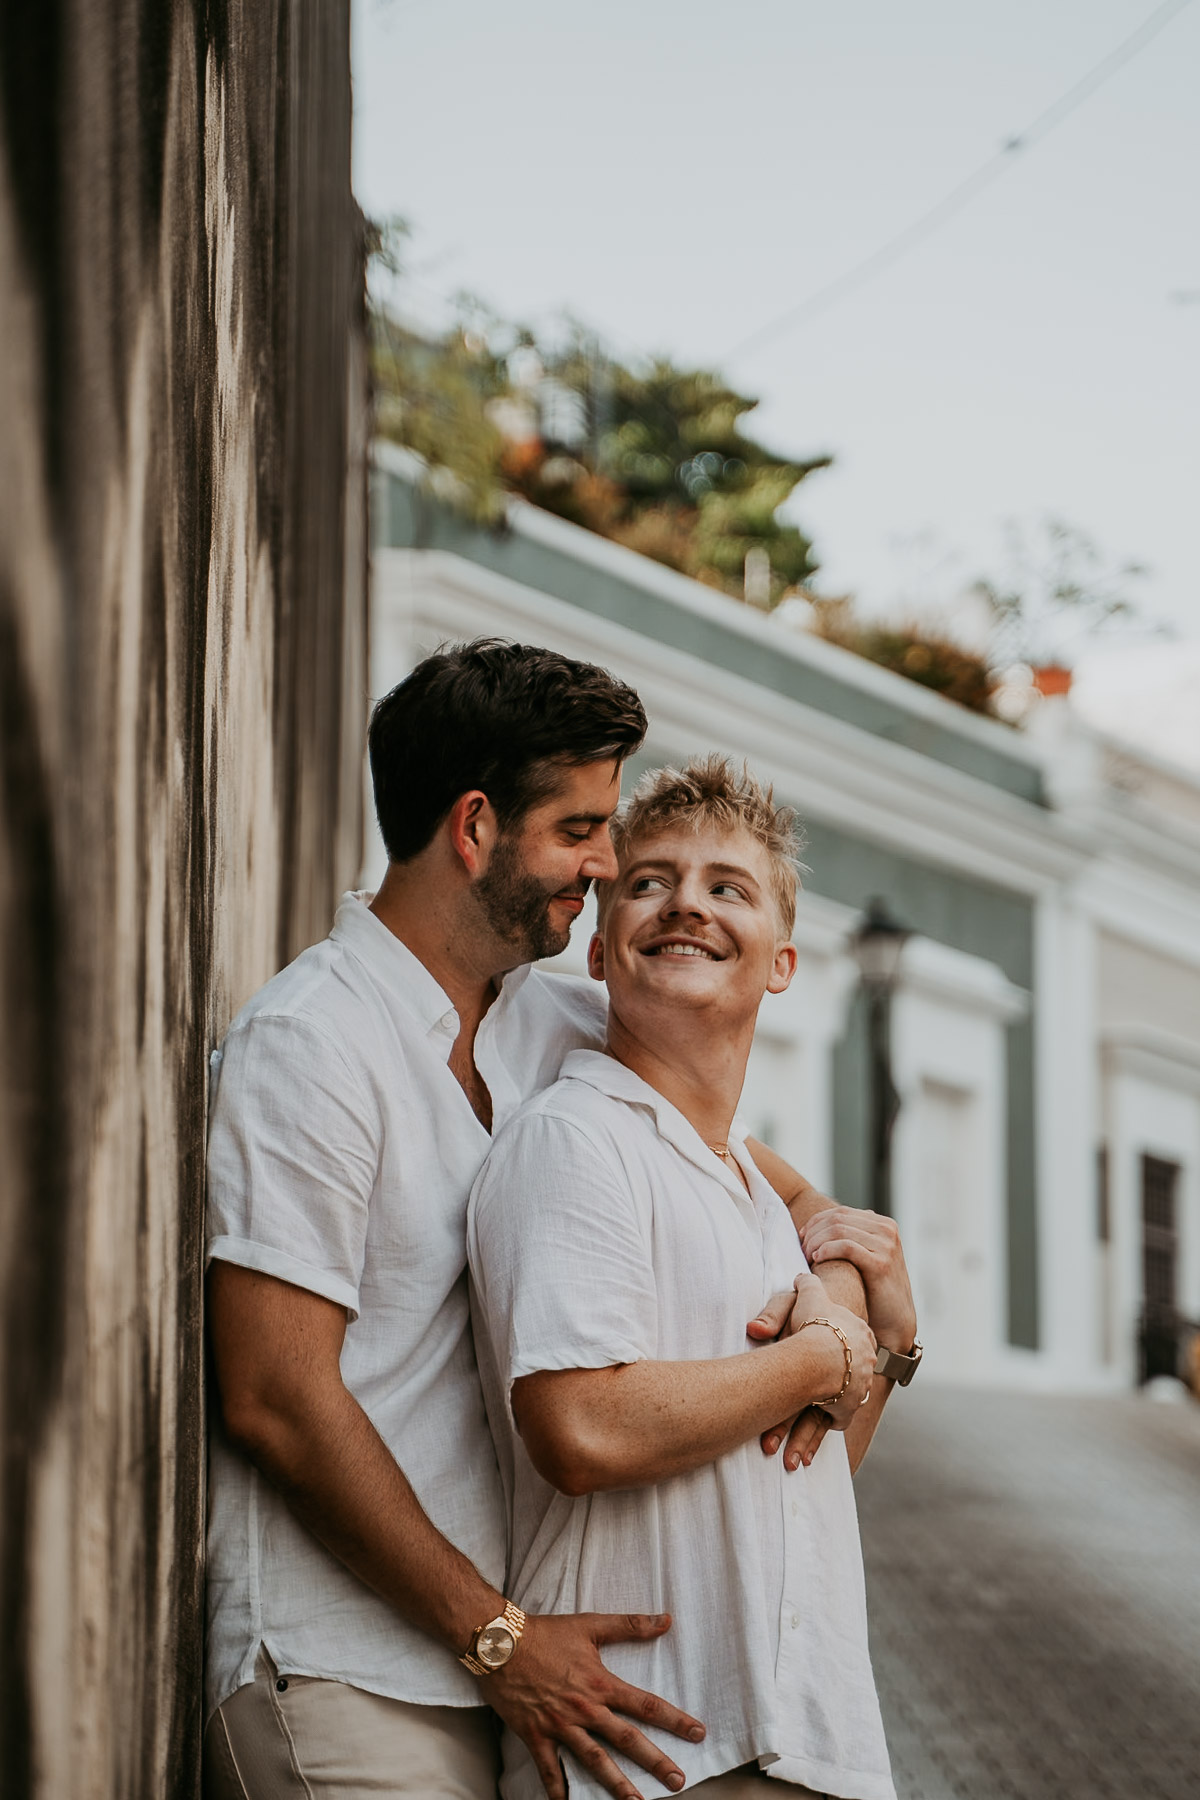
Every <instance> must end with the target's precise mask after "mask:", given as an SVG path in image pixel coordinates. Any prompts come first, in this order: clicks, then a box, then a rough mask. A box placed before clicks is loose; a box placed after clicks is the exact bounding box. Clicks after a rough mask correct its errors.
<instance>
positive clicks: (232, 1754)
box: [204, 1651, 500, 1800]
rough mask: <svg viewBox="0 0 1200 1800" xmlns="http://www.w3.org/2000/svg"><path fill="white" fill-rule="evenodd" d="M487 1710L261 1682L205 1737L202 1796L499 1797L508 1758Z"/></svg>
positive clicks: (269, 1667) (261, 1799)
mask: <svg viewBox="0 0 1200 1800" xmlns="http://www.w3.org/2000/svg"><path fill="white" fill-rule="evenodd" d="M497 1744H498V1729H497V1721H496V1717H495V1714H494V1713H492V1712H491V1711H490V1709H489V1708H488V1707H486V1706H469V1707H459V1706H411V1705H409V1703H408V1702H407V1701H405V1700H387V1699H384V1698H383V1696H382V1695H379V1694H368V1693H365V1692H364V1691H363V1689H362V1688H354V1687H348V1686H347V1685H346V1683H345V1682H342V1681H319V1680H317V1679H315V1678H314V1677H312V1676H309V1675H288V1676H286V1677H284V1676H278V1675H277V1672H276V1670H275V1667H274V1664H273V1663H272V1662H271V1659H270V1658H269V1657H268V1656H267V1654H266V1652H265V1651H260V1652H259V1656H258V1664H257V1667H256V1668H255V1671H254V1680H253V1681H252V1682H250V1683H249V1685H248V1686H246V1687H242V1688H239V1689H238V1691H237V1693H236V1694H233V1695H231V1696H230V1698H229V1699H228V1700H226V1702H225V1704H224V1705H223V1706H219V1707H218V1708H217V1710H216V1712H215V1713H214V1714H213V1716H212V1718H211V1719H210V1720H209V1722H208V1728H207V1730H206V1731H205V1733H204V1800H368V1797H370V1800H378V1797H379V1796H380V1795H382V1794H411V1795H414V1796H418V1795H419V1796H421V1797H422V1800H496V1782H497V1778H498V1775H499V1767H500V1758H499V1753H498V1749H497Z"/></svg>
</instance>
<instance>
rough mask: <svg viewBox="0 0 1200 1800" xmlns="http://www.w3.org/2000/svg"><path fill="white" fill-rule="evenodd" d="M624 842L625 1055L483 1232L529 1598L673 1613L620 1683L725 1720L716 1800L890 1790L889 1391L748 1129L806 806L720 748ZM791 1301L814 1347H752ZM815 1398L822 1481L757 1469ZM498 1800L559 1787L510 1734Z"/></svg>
mask: <svg viewBox="0 0 1200 1800" xmlns="http://www.w3.org/2000/svg"><path fill="white" fill-rule="evenodd" d="M614 838H615V841H616V846H617V850H618V856H619V872H618V874H617V876H616V878H615V879H614V880H612V881H611V882H608V883H606V884H605V887H604V889H603V890H602V894H601V908H600V923H599V930H598V931H597V934H596V936H595V937H594V939H593V941H592V944H591V947H590V950H589V967H590V970H591V973H592V975H593V976H594V977H595V978H596V979H597V980H603V981H605V982H606V983H607V986H608V991H609V1021H608V1038H607V1048H606V1050H605V1051H603V1052H600V1051H595V1050H581V1051H577V1052H575V1053H573V1054H572V1055H571V1056H569V1057H568V1058H567V1060H566V1061H565V1063H564V1065H563V1070H562V1078H561V1079H560V1080H559V1081H558V1082H557V1083H556V1084H555V1085H554V1086H553V1087H551V1088H550V1089H549V1090H548V1091H547V1092H546V1093H544V1094H542V1095H540V1096H539V1097H538V1098H537V1099H535V1100H533V1101H531V1102H530V1103H529V1104H528V1105H526V1106H525V1107H524V1108H523V1109H522V1110H521V1111H520V1112H519V1113H518V1114H517V1115H516V1116H515V1118H514V1119H513V1120H512V1121H511V1122H510V1123H509V1124H508V1125H507V1126H506V1127H505V1129H504V1130H503V1131H502V1132H501V1133H500V1134H499V1136H498V1137H497V1139H496V1141H495V1144H494V1146H493V1149H492V1151H491V1154H490V1156H489V1158H488V1161H487V1163H486V1164H485V1166H484V1169H483V1171H482V1173H481V1175H480V1177H479V1179H478V1181H477V1183H476V1186H475V1190H474V1193H473V1196H472V1201H471V1208H470V1214H469V1227H468V1246H469V1256H470V1263H471V1272H472V1279H473V1283H474V1299H473V1312H474V1317H475V1328H476V1343H477V1350H478V1354H479V1361H480V1369H481V1374H482V1376H483V1380H484V1391H485V1396H486V1398H487V1402H488V1410H489V1417H490V1419H491V1423H492V1428H493V1431H494V1433H495V1435H496V1439H497V1445H498V1449H499V1453H500V1464H501V1470H502V1474H503V1478H504V1482H505V1487H506V1493H507V1500H508V1516H509V1527H510V1562H509V1569H510V1579H509V1589H508V1591H509V1592H510V1593H511V1594H512V1595H513V1596H514V1598H515V1600H516V1601H517V1602H518V1604H519V1605H521V1606H522V1607H525V1608H528V1609H530V1610H532V1611H538V1612H541V1611H561V1610H575V1609H581V1608H588V1609H592V1608H594V1609H597V1610H604V1611H609V1612H618V1611H620V1610H622V1609H623V1608H626V1607H630V1608H632V1607H634V1606H639V1607H640V1606H644V1605H647V1604H653V1605H656V1606H662V1607H664V1608H666V1607H669V1608H670V1610H671V1612H672V1614H673V1617H674V1628H673V1630H672V1632H671V1633H670V1635H669V1637H667V1638H663V1639H660V1640H658V1641H656V1642H654V1643H641V1644H629V1645H623V1646H620V1647H617V1648H615V1649H614V1651H613V1652H612V1662H613V1666H614V1669H616V1670H619V1672H620V1674H621V1675H623V1676H624V1677H625V1679H627V1680H629V1681H631V1682H636V1683H638V1684H639V1685H641V1686H645V1687H649V1688H651V1689H653V1690H654V1691H655V1692H658V1693H667V1694H670V1695H671V1696H672V1698H673V1699H674V1700H675V1701H676V1702H677V1703H678V1704H679V1705H682V1706H684V1707H686V1708H687V1709H688V1710H689V1711H690V1712H692V1713H693V1714H695V1715H696V1716H698V1717H701V1718H703V1719H704V1720H705V1723H706V1725H707V1727H708V1731H707V1736H706V1738H705V1739H704V1741H703V1742H702V1743H699V1744H695V1745H687V1744H685V1745H683V1746H682V1747H680V1746H678V1745H673V1749H674V1753H675V1756H676V1759H677V1761H678V1763H679V1764H680V1766H681V1767H682V1769H683V1771H684V1773H685V1775H686V1777H687V1782H688V1785H689V1788H692V1789H693V1791H695V1792H697V1793H703V1794H705V1795H709V1794H711V1795H712V1796H713V1800H716V1796H717V1795H718V1794H719V1795H721V1796H722V1797H723V1800H751V1796H754V1795H757V1794H759V1793H760V1791H761V1792H762V1794H764V1795H766V1793H767V1792H768V1789H767V1782H768V1780H773V1781H774V1782H775V1783H776V1784H777V1785H775V1786H773V1788H772V1789H771V1790H770V1791H772V1792H774V1793H776V1794H777V1795H778V1796H779V1800H783V1796H784V1795H787V1794H791V1795H793V1796H795V1797H797V1800H798V1797H799V1796H800V1795H806V1796H812V1795H813V1794H819V1795H820V1794H823V1795H840V1796H845V1797H846V1800H893V1794H894V1790H893V1787H892V1782H891V1777H890V1773H889V1769H888V1758H887V1750H886V1746H885V1743H884V1738H883V1729H882V1724H881V1721H880V1716H879V1708H878V1703H877V1701H876V1696H875V1688H874V1682H873V1678H872V1674H871V1667H870V1661H869V1657H868V1651H867V1633H866V1610H865V1601H864V1592H863V1575H862V1560H861V1553H860V1549H859V1542H858V1531H857V1523H856V1519H855V1509H854V1498H853V1491H852V1486H851V1473H852V1470H853V1468H854V1467H855V1466H856V1465H857V1462H858V1460H859V1459H860V1458H861V1456H862V1454H863V1453H864V1451H865V1449H866V1446H867V1444H868V1442H869V1440H870V1436H871V1432H872V1431H873V1429H874V1425H875V1422H876V1420H877V1419H878V1416H879V1411H880V1409H881V1407H882V1404H883V1401H884V1398H885V1397H886V1393H887V1390H888V1385H889V1384H888V1383H887V1382H886V1381H885V1380H883V1379H882V1378H879V1377H873V1371H874V1367H875V1362H876V1339H875V1336H874V1335H873V1333H872V1331H871V1330H870V1329H869V1328H868V1326H867V1325H866V1324H864V1323H863V1321H862V1320H860V1319H859V1318H858V1317H856V1315H855V1314H854V1313H852V1312H849V1311H847V1310H845V1309H843V1308H841V1307H839V1306H837V1305H835V1304H833V1303H832V1302H831V1300H830V1299H829V1296H828V1295H827V1293H826V1292H825V1291H824V1289H823V1288H822V1287H821V1286H820V1284H819V1283H818V1282H817V1281H816V1279H815V1278H814V1277H813V1276H812V1275H811V1274H810V1273H809V1271H808V1267H807V1264H806V1262H805V1260H804V1256H803V1254H802V1253H801V1250H800V1246H799V1244H798V1242H797V1236H796V1231H795V1228H794V1226H793V1224H792V1221H791V1218H790V1217H789V1215H788V1212H787V1210H786V1208H785V1206H784V1204H783V1202H782V1200H781V1199H780V1198H779V1196H778V1195H777V1194H776V1193H775V1192H774V1191H773V1189H772V1188H771V1187H770V1186H769V1185H768V1183H767V1181H766V1180H765V1179H764V1177H763V1175H762V1174H761V1172H760V1171H759V1169H758V1168H757V1167H756V1165H755V1163H754V1162H753V1160H752V1159H751V1157H750V1154H749V1153H748V1151H747V1148H746V1140H745V1134H744V1132H743V1130H742V1129H741V1127H740V1126H739V1124H738V1122H737V1119H736V1117H735V1110H736V1107H737V1104H738V1099H739V1096H740V1093H741V1089H742V1084H743V1081H744V1078H745V1072H746V1062H747V1058H748V1055H749V1051H750V1045H751V1042H752V1039H753V1036H754V1029H755V1022H756V1019H757V1016H758V1011H759V1006H760V1002H761V1001H762V999H763V996H764V994H767V993H780V992H782V991H783V990H784V989H785V988H786V987H787V986H788V983H789V982H790V980H791V978H792V975H793V972H794V970H795V965H796V952H795V949H794V947H793V945H792V943H791V941H790V939H791V931H792V925H793V922H794V915H795V904H796V890H797V871H796V838H795V832H794V826H793V821H792V816H791V814H790V813H787V812H785V811H783V810H781V809H778V808H776V807H775V806H774V804H773V802H772V798H771V795H770V792H769V791H764V790H763V789H762V788H761V787H760V786H759V784H758V783H757V782H756V781H755V780H754V779H753V778H752V777H751V776H750V775H748V774H742V775H740V776H739V775H738V774H737V773H736V772H735V771H734V770H733V769H732V768H731V767H730V766H729V765H728V764H727V763H725V762H724V761H722V760H721V759H720V758H709V759H707V760H704V761H702V762H698V763H695V764H692V765H689V766H688V767H687V768H685V769H683V770H682V771H680V772H676V771H673V770H662V771H659V772H658V773H656V774H654V775H652V776H649V777H647V778H646V779H645V780H643V782H642V784H641V785H640V786H639V788H638V789H637V791H636V793H635V795H634V797H633V800H632V802H631V804H630V806H629V809H628V811H627V813H626V814H625V816H624V818H623V819H622V820H621V822H620V823H619V825H618V827H617V829H616V831H615V833H614ZM793 1283H794V1294H795V1299H794V1303H793V1306H792V1311H791V1317H790V1331H785V1332H784V1334H783V1335H782V1336H781V1337H780V1338H779V1339H778V1340H777V1341H774V1342H770V1343H758V1344H754V1343H752V1342H751V1341H750V1338H749V1337H748V1335H747V1320H749V1319H752V1318H753V1317H754V1315H755V1314H757V1313H758V1312H759V1310H760V1309H761V1308H762V1307H763V1306H764V1305H765V1304H766V1303H767V1302H768V1301H769V1298H770V1296H772V1295H773V1294H775V1293H776V1292H777V1291H778V1290H779V1289H781V1288H792V1287H793ZM901 1329H902V1330H906V1327H902V1328H901ZM895 1347H896V1348H897V1349H903V1348H905V1346H902V1345H897V1346H895ZM814 1405H815V1406H818V1407H820V1408H822V1409H823V1411H824V1414H825V1415H826V1417H827V1418H828V1419H829V1421H830V1422H831V1423H832V1424H833V1425H834V1426H835V1427H836V1430H835V1431H832V1432H830V1433H829V1435H828V1437H827V1438H826V1439H825V1440H824V1442H823V1443H821V1445H820V1448H819V1449H818V1450H817V1452H816V1454H815V1455H814V1456H813V1457H812V1460H811V1463H810V1464H807V1465H806V1464H805V1463H803V1462H802V1463H801V1464H800V1466H799V1467H798V1468H797V1467H792V1466H789V1465H790V1463H792V1462H794V1460H795V1459H794V1458H789V1459H788V1460H787V1461H785V1460H784V1459H782V1458H779V1457H776V1456H766V1455H764V1454H763V1446H762V1445H761V1444H760V1438H761V1437H763V1436H764V1434H765V1435H766V1437H767V1439H768V1441H772V1442H773V1441H775V1440H776V1439H777V1438H778V1436H779V1435H780V1434H779V1432H778V1430H777V1428H776V1427H775V1422H776V1421H778V1420H781V1419H788V1418H790V1417H791V1416H793V1415H795V1414H796V1413H797V1412H800V1411H802V1409H805V1408H808V1407H812V1406H814ZM647 1596H650V1598H649V1599H647ZM651 1735H654V1734H653V1732H652V1733H651ZM564 1760H565V1769H566V1775H567V1780H568V1785H569V1790H570V1794H571V1796H572V1800H577V1797H578V1796H583V1795H588V1796H593V1795H599V1794H601V1793H603V1792H604V1790H605V1787H606V1786H609V1787H612V1786H613V1785H614V1783H613V1779H612V1777H613V1774H614V1771H613V1770H612V1768H611V1766H607V1767H606V1766H604V1764H603V1763H600V1762H598V1761H597V1759H596V1758H595V1756H594V1755H592V1754H591V1753H590V1751H589V1753H588V1755H587V1757H586V1760H581V1759H580V1758H579V1757H577V1756H575V1755H574V1754H573V1746H572V1745H571V1743H570V1742H569V1741H568V1740H564ZM617 1760H618V1762H619V1763H620V1764H621V1768H622V1772H623V1773H624V1774H626V1776H628V1777H630V1778H632V1777H633V1776H634V1774H635V1773H637V1772H635V1771H634V1770H633V1769H632V1765H630V1764H628V1763H624V1762H622V1761H621V1759H620V1757H619V1756H618V1758H617ZM768 1771H769V1773H768ZM641 1780H642V1783H643V1786H644V1789H645V1791H646V1792H647V1793H649V1794H654V1793H661V1792H662V1791H663V1789H662V1788H661V1787H660V1786H659V1785H658V1784H657V1783H656V1782H654V1781H653V1780H651V1781H650V1782H646V1779H645V1777H644V1776H643V1777H641ZM502 1792H503V1793H504V1794H505V1795H506V1796H507V1800H536V1796H537V1795H538V1792H539V1783H538V1775H537V1771H536V1769H535V1768H534V1766H533V1764H532V1762H531V1760H530V1758H529V1756H528V1753H527V1752H526V1751H525V1749H524V1746H523V1745H522V1744H521V1743H520V1742H519V1740H517V1739H516V1738H514V1737H513V1736H512V1735H511V1734H509V1735H508V1738H507V1741H506V1746H505V1776H504V1780H503V1783H502Z"/></svg>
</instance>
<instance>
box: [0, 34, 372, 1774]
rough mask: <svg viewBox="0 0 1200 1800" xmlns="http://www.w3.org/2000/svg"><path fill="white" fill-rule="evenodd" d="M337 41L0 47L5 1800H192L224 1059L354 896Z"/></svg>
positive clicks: (348, 225)
mask: <svg viewBox="0 0 1200 1800" xmlns="http://www.w3.org/2000/svg"><path fill="white" fill-rule="evenodd" d="M361 262H362V257H361V231H360V229H359V222H358V216H357V214H356V212H355V209H354V207H353V203H352V200H351V196H350V75H349V43H348V0H207V3H206V0H6V4H5V5H4V7H3V8H2V9H0V1019H2V1020H3V1028H2V1030H0V1065H2V1068H0V1077H2V1079H0V1186H2V1190H3V1200H2V1205H0V1450H2V1454H0V1519H2V1535H0V1787H2V1788H3V1791H4V1793H5V1794H6V1795H12V1796H14V1797H16V1796H19V1795H25V1794H38V1795H53V1796H63V1797H64V1800H66V1797H68V1796H69V1797H70V1800H91V1797H93V1796H104V1797H105V1800H107V1797H109V1796H113V1797H115V1796H121V1797H124V1796H134V1795H136V1796H139V1797H144V1800H151V1797H154V1800H158V1797H159V1796H163V1795H177V1794H178V1795H185V1794H192V1793H194V1792H195V1791H196V1771H197V1765H198V1748H199V1730H200V1674H201V1628H200V1588H201V1578H202V1564H201V1522H202V1511H203V1504H202V1501H203V1497H202V1480H203V1458H202V1417H201V1413H202V1403H201V1375H202V1348H201V1329H200V1323H201V1319H200V1315H201V1281H200V1250H201V1231H202V1168H203V1134H204V1123H205V1075H206V1058H207V1052H208V1050H209V1048H210V1046H211V1045H212V1043H213V1042H214V1041H215V1040H216V1039H217V1038H218V1037H219V1035H220V1033H221V1031H222V1029H223V1027H224V1024H225V1022H226V1021H227V1019H228V1018H229V1016H230V1014H231V1012H232V1011H233V1010H234V1009H235V1008H236V1006H237V1005H238V1004H239V1003H240V1001H241V1000H242V999H243V998H244V997H245V996H246V995H247V994H248V993H249V992H251V991H252V990H253V989H254V988H255V987H256V986H257V985H258V984H259V983H260V982H261V981H262V980H263V979H264V978H265V977H266V976H267V975H269V974H270V973H271V972H272V971H273V970H274V969H275V968H277V967H278V966H279V965H280V964H281V963H283V962H284V961H285V960H287V958H288V957H289V956H291V955H292V954H294V952H295V951H296V950H297V949H299V948H300V947H301V946H302V945H303V944H305V943H307V942H310V941H311V940H313V939H314V938H316V937H318V936H320V935H321V934H323V933H324V931H325V930H326V929H327V928H328V923H329V920H330V917H331V915H332V908H333V905H334V901H335V896H336V893H337V891H338V888H339V886H340V885H343V884H344V882H345V881H346V879H347V878H350V877H352V876H353V874H354V872H355V869H356V866H357V863H358V860H359V838H360V824H361V821H360V794H361V753H360V745H361V734H362V727H363V706H364V694H365V688H366V675H365V641H364V640H365V629H366V627H365V619H366V610H365V557H366V550H365V541H366V540H365V526H364V491H365V484H364V480H363V468H364V439H365V404H364V400H363V385H364V378H363V360H362V334H361V323H362V319H361V314H362V269H361Z"/></svg>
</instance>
